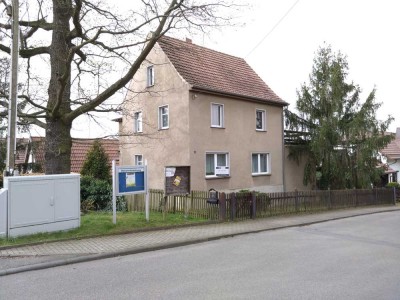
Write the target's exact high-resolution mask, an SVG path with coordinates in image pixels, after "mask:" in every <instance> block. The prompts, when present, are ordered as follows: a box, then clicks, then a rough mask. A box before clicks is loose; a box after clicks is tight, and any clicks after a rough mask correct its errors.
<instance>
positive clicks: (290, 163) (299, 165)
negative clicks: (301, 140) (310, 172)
mask: <svg viewBox="0 0 400 300" xmlns="http://www.w3.org/2000/svg"><path fill="white" fill-rule="evenodd" d="M305 164H306V158H305V157H304V156H302V157H300V159H299V161H298V162H297V161H296V160H294V159H290V158H289V146H285V190H286V192H292V191H295V190H298V191H309V190H311V189H312V185H310V184H309V185H304V184H303V177H304V167H305Z"/></svg>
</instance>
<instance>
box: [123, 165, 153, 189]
mask: <svg viewBox="0 0 400 300" xmlns="http://www.w3.org/2000/svg"><path fill="white" fill-rule="evenodd" d="M116 179H117V182H116V187H117V193H116V194H117V195H128V194H143V193H146V188H147V187H146V166H123V167H116Z"/></svg>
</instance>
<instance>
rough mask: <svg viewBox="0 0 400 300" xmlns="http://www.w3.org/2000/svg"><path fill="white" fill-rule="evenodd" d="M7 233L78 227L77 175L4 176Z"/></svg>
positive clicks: (78, 194)
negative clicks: (6, 201)
mask: <svg viewBox="0 0 400 300" xmlns="http://www.w3.org/2000/svg"><path fill="white" fill-rule="evenodd" d="M4 188H5V189H7V199H8V236H10V237H12V236H18V235H28V234H33V233H37V232H51V231H59V230H67V229H72V228H76V227H79V226H80V176H79V175H78V174H65V175H44V176H15V177H5V178H4Z"/></svg>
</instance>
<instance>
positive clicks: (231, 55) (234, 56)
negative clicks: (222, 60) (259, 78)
mask: <svg viewBox="0 0 400 300" xmlns="http://www.w3.org/2000/svg"><path fill="white" fill-rule="evenodd" d="M164 38H166V39H171V40H174V41H177V42H179V43H182V44H184V45H191V46H194V47H198V48H202V49H205V50H208V51H213V52H216V53H219V54H222V55H225V56H230V57H233V58H237V59H241V60H243V61H246V60H245V59H244V58H243V57H240V56H236V55H233V54H229V53H225V52H222V51H218V50H215V49H212V48H207V47H205V46H201V45H199V44H195V43H193V42H187V41H184V40H181V39H178V38H174V37H171V36H168V35H163V36H162V37H161V38H160V40H162V39H164Z"/></svg>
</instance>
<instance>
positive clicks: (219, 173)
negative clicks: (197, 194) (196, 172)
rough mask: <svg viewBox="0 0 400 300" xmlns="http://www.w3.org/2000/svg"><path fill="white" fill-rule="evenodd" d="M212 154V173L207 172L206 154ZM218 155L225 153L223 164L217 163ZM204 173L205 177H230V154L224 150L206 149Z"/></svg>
mask: <svg viewBox="0 0 400 300" xmlns="http://www.w3.org/2000/svg"><path fill="white" fill-rule="evenodd" d="M208 155H213V159H214V160H213V162H214V172H213V174H207V156H208ZM218 155H225V165H224V166H222V165H218ZM205 174H206V178H224V177H230V175H231V172H230V154H229V152H226V151H217V152H216V151H207V152H206V156H205Z"/></svg>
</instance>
